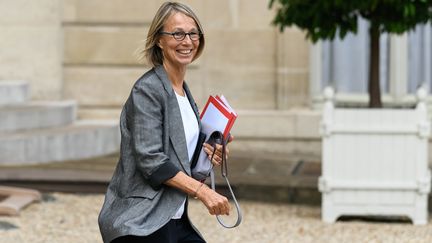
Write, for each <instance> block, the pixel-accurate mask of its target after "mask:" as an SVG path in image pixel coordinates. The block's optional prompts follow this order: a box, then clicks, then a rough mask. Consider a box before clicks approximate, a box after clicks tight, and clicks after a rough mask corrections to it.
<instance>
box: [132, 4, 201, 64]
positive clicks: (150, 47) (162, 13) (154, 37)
mask: <svg viewBox="0 0 432 243" xmlns="http://www.w3.org/2000/svg"><path fill="white" fill-rule="evenodd" d="M178 12H180V13H183V14H185V15H186V16H188V17H190V18H192V19H193V20H194V21H195V23H196V25H197V27H198V31H199V32H200V33H201V35H200V39H199V41H200V43H199V46H198V50H197V53H196V55H195V56H194V58H193V59H192V61H194V60H195V59H197V58H198V57H199V56H200V55H201V53H202V51H203V49H204V43H205V40H204V31H203V28H202V26H201V23H200V21H199V19H198V17H197V16H196V15H195V13H194V12H193V11H192V9H190V8H189V7H188V6H186V5H184V4H182V3H177V2H165V3H163V4H162V5H161V6H160V7H159V10H158V11H157V12H156V15H155V16H154V18H153V21H152V23H151V25H150V29H149V31H148V33H147V39H146V40H145V44H144V45H142V46H141V47H139V48H138V50H137V56H138V60H139V61H140V62H144V61H145V60H147V61H148V63H149V64H151V65H153V66H158V65H162V64H163V54H162V49H161V48H160V47H159V46H158V42H159V36H160V32H161V31H162V29H163V27H164V24H165V22H166V21H167V19H168V18H169V17H170V16H171V15H172V14H173V13H178Z"/></svg>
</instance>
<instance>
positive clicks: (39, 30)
mask: <svg viewBox="0 0 432 243" xmlns="http://www.w3.org/2000/svg"><path fill="white" fill-rule="evenodd" d="M61 2H62V0H37V1H35V0H1V4H0V16H1V17H0V36H1V37H0V47H1V48H0V82H1V81H2V80H24V81H27V82H28V83H29V84H30V89H31V96H32V98H34V99H47V98H48V99H58V98H61V96H62V95H61V94H62V59H63V57H62V55H63V38H62V29H61V16H62V8H61Z"/></svg>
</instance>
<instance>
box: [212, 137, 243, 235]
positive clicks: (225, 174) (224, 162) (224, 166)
mask: <svg viewBox="0 0 432 243" xmlns="http://www.w3.org/2000/svg"><path fill="white" fill-rule="evenodd" d="M220 135H221V140H222V141H221V142H222V163H221V175H222V177H223V178H224V179H225V181H226V183H227V185H228V189H229V191H230V193H231V197H232V199H233V201H234V205H235V207H236V211H237V221H236V222H235V223H234V224H233V225H227V224H225V223H224V222H223V221H222V218H221V216H220V215H216V218H217V221H218V222H219V224H220V225H222V226H223V227H225V228H228V229H231V228H235V227H237V226H239V225H240V223H241V221H242V219H243V214H242V211H241V208H240V205H239V203H238V202H237V198H236V196H235V194H234V192H233V190H232V188H231V184H230V182H229V180H228V164H227V158H226V154H225V150H226V144H227V140H228V139H226V140H225V139H223V135H222V134H221V133H220ZM212 146H213V151H214V152H213V154H212V156H211V159H210V161H212V160H213V156H214V155H215V151H216V144H212ZM210 182H211V189H212V190H214V191H216V185H215V173H214V170H213V166H212V169H211V170H210Z"/></svg>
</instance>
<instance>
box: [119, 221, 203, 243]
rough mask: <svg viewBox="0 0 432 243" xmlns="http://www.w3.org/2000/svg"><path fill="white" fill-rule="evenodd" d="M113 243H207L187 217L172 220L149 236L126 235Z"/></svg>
mask: <svg viewBox="0 0 432 243" xmlns="http://www.w3.org/2000/svg"><path fill="white" fill-rule="evenodd" d="M111 243H205V241H204V240H203V239H202V238H201V237H200V236H199V235H198V233H197V232H195V230H194V229H193V228H192V226H191V225H190V223H189V220H188V219H187V218H186V217H182V218H181V219H171V220H170V221H169V222H168V223H167V224H166V225H164V226H163V227H162V228H160V229H158V230H157V231H156V232H154V233H152V234H151V235H148V236H135V235H126V236H121V237H119V238H116V239H115V240H113V241H111Z"/></svg>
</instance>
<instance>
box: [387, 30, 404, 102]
mask: <svg viewBox="0 0 432 243" xmlns="http://www.w3.org/2000/svg"><path fill="white" fill-rule="evenodd" d="M389 73H390V74H389V79H390V94H391V95H392V96H393V98H394V99H395V101H397V100H401V99H402V98H403V97H404V96H405V95H406V94H407V89H408V37H407V34H403V35H391V36H390V70H389Z"/></svg>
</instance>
